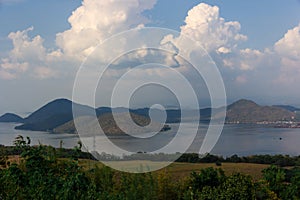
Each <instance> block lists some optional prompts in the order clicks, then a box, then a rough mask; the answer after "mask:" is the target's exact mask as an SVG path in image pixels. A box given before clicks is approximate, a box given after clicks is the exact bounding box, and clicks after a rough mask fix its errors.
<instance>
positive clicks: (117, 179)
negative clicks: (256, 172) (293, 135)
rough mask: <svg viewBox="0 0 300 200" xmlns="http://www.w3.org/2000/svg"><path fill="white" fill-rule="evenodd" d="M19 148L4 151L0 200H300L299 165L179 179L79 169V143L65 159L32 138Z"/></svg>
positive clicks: (214, 171) (161, 174)
mask: <svg viewBox="0 0 300 200" xmlns="http://www.w3.org/2000/svg"><path fill="white" fill-rule="evenodd" d="M14 144H15V146H14V151H16V152H19V153H20V156H16V157H15V159H16V160H15V161H13V160H11V159H10V158H9V156H8V155H7V153H6V152H4V151H5V148H1V149H2V150H1V151H2V152H0V165H1V166H0V168H1V170H0V199H1V200H2V199H3V200H4V199H9V200H11V199H66V200H70V199H74V200H75V199H76V200H77V199H116V200H117V199H128V200H131V199H183V200H185V199H186V200H192V199H239V200H240V199H300V168H299V167H289V168H282V167H280V166H278V165H270V166H269V167H268V168H266V169H264V170H263V172H262V174H263V176H262V179H261V180H254V179H253V178H252V177H251V176H249V175H244V174H240V173H233V174H230V175H225V173H224V171H222V170H221V169H215V168H206V169H201V170H200V171H199V172H193V173H191V174H190V175H189V176H188V177H184V178H180V179H174V178H173V177H172V174H170V173H168V172H167V171H164V170H161V171H159V172H152V173H146V174H130V173H125V172H120V171H116V170H113V169H110V168H108V167H104V166H103V167H97V166H94V167H90V168H88V169H87V168H85V167H83V166H82V165H80V159H79V157H80V156H81V155H82V152H81V150H80V148H81V145H80V143H79V145H78V146H77V147H75V148H74V149H73V150H72V151H68V156H61V155H63V154H64V155H66V154H65V153H62V152H65V151H61V150H60V149H56V148H53V147H50V146H44V145H39V146H35V147H32V146H30V139H29V138H27V140H25V139H24V138H23V137H18V138H16V140H15V142H14ZM234 158H236V157H235V156H234ZM184 159H185V157H183V158H182V160H181V161H184ZM231 159H232V158H231ZM239 159H241V158H239ZM218 161H219V160H218ZM237 161H240V160H237ZM216 164H218V163H216Z"/></svg>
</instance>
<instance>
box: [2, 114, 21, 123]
mask: <svg viewBox="0 0 300 200" xmlns="http://www.w3.org/2000/svg"><path fill="white" fill-rule="evenodd" d="M23 121H24V119H23V118H22V117H20V116H18V115H16V114H13V113H6V114H4V115H2V116H1V117H0V122H16V123H23Z"/></svg>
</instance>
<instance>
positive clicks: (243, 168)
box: [79, 159, 270, 180]
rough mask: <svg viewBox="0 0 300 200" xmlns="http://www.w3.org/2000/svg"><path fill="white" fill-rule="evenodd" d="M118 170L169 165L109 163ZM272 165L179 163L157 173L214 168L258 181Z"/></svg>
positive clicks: (88, 165)
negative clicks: (244, 175)
mask: <svg viewBox="0 0 300 200" xmlns="http://www.w3.org/2000/svg"><path fill="white" fill-rule="evenodd" d="M109 163H110V164H113V165H114V166H117V167H118V168H121V169H122V167H123V169H127V170H128V169H129V170H132V169H135V170H137V171H138V170H141V168H140V166H143V168H144V169H147V167H150V168H151V167H154V168H155V167H157V166H161V165H165V164H167V163H164V162H151V161H118V162H116V161H114V162H109ZM79 164H80V165H81V166H83V167H84V168H85V169H92V168H94V167H95V166H98V167H103V166H104V164H103V163H101V162H99V161H93V160H84V159H81V160H79ZM269 166H270V165H265V164H252V163H222V165H221V166H216V164H215V163H178V162H174V163H172V164H170V165H169V166H167V167H165V168H162V169H160V170H157V171H156V172H155V173H157V172H158V173H159V172H161V171H164V172H167V173H169V174H171V177H173V178H174V179H180V178H184V177H186V176H189V175H190V173H191V172H193V171H195V172H200V170H201V169H204V168H208V167H213V168H221V169H222V170H224V171H225V174H226V175H231V174H233V173H242V174H246V175H250V176H252V177H253V179H254V180H258V179H260V178H262V170H263V169H265V168H267V167H269Z"/></svg>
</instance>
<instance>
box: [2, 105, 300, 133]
mask: <svg viewBox="0 0 300 200" xmlns="http://www.w3.org/2000/svg"><path fill="white" fill-rule="evenodd" d="M72 108H73V109H75V110H76V113H77V116H78V117H81V116H95V115H96V116H97V117H98V120H99V121H103V123H104V124H106V123H107V122H108V121H110V120H111V118H110V117H108V116H110V115H107V114H111V113H112V112H114V113H124V112H125V111H128V109H127V108H122V107H120V108H109V107H99V108H97V109H94V108H92V107H89V106H86V105H81V104H77V103H73V102H72V101H70V100H68V99H56V100H54V101H51V102H49V103H47V104H46V105H44V106H42V107H41V108H39V109H38V110H36V111H35V112H33V113H32V114H30V115H29V116H27V117H25V118H21V117H19V116H17V115H15V114H12V113H6V114H4V115H2V116H1V117H0V122H16V123H22V125H19V126H16V129H21V130H32V131H50V132H53V131H54V132H62V130H64V131H65V132H74V131H70V130H68V129H72V128H74V127H72V126H71V124H72V120H74V119H73V114H72ZM212 109H216V108H204V109H200V110H180V109H170V110H166V113H165V114H166V123H177V122H180V121H181V120H184V121H193V120H196V116H197V114H199V113H200V116H201V121H202V122H209V121H210V119H211V118H217V115H218V114H217V115H216V116H211V111H212ZM218 109H224V108H218ZM218 109H216V111H217V112H218ZM149 111H150V109H149V108H139V109H129V112H130V114H131V116H135V119H136V121H135V122H139V121H140V122H141V121H144V122H145V121H147V120H149ZM297 111H300V109H298V108H295V107H292V106H288V105H276V106H260V105H258V104H256V103H255V102H253V101H251V100H246V99H241V100H238V101H236V102H234V103H232V104H230V105H228V106H227V112H226V123H260V122H276V121H283V120H285V121H290V120H293V121H295V120H297ZM150 112H151V116H152V117H153V118H154V119H157V122H164V121H165V120H164V119H161V116H163V115H164V111H162V110H159V109H152V110H151V111H150ZM182 112H184V116H185V117H184V118H183V119H181V115H182ZM197 112H198V113H197ZM101 116H105V117H102V118H101ZM146 119H147V120H146ZM105 120H106V122H104V121H105ZM109 124H110V125H111V126H112V128H111V129H110V130H117V129H116V127H115V126H114V124H113V123H109ZM145 124H146V123H142V124H141V125H145ZM118 131H119V130H118ZM118 131H112V132H114V133H115V132H118Z"/></svg>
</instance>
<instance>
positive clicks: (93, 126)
mask: <svg viewBox="0 0 300 200" xmlns="http://www.w3.org/2000/svg"><path fill="white" fill-rule="evenodd" d="M130 115H131V119H132V120H133V121H134V122H135V124H136V125H137V126H131V125H130V123H128V120H127V118H126V116H125V113H115V114H114V117H115V119H117V120H118V121H119V122H120V125H121V126H122V130H121V129H120V127H119V126H118V125H117V124H116V122H115V120H114V117H113V115H112V114H111V113H106V114H103V115H100V116H99V117H98V120H97V121H95V120H94V119H93V118H90V117H82V118H81V119H76V120H77V121H76V125H78V124H80V125H79V127H75V125H74V121H73V120H72V121H69V122H67V123H65V124H63V125H61V126H59V127H57V128H55V129H54V130H53V132H55V133H76V132H77V131H76V128H79V129H81V130H82V131H84V132H85V133H94V132H95V131H97V125H98V124H100V126H101V128H102V130H103V131H104V133H105V134H110V135H118V134H124V131H125V132H129V133H131V134H139V133H147V132H154V131H159V130H160V129H158V128H159V127H161V126H162V124H160V123H157V122H155V123H153V126H151V127H145V126H147V125H149V123H150V118H148V117H145V116H141V115H137V114H134V113H130ZM169 129H170V127H169V126H168V125H163V126H162V128H161V131H167V130H169Z"/></svg>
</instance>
